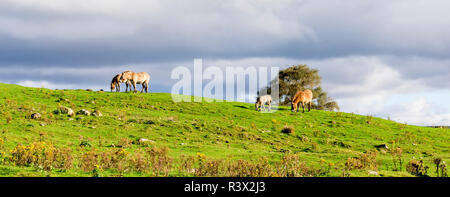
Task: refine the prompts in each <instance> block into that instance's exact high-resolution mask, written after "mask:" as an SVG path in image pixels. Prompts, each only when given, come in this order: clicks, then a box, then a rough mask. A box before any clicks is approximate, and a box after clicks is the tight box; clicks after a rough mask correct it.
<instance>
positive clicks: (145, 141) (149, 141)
mask: <svg viewBox="0 0 450 197" xmlns="http://www.w3.org/2000/svg"><path fill="white" fill-rule="evenodd" d="M138 142H139V143H141V144H145V143H151V144H153V143H155V141H153V140H149V139H145V138H139V140H138Z"/></svg>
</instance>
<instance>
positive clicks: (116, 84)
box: [111, 74, 122, 92]
mask: <svg viewBox="0 0 450 197" xmlns="http://www.w3.org/2000/svg"><path fill="white" fill-rule="evenodd" d="M121 76H122V74H117V75H116V76H114V78H113V79H112V81H111V92H112V91H114V90H116V92H120V77H121Z"/></svg>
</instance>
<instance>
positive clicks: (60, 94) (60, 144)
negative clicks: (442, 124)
mask: <svg viewBox="0 0 450 197" xmlns="http://www.w3.org/2000/svg"><path fill="white" fill-rule="evenodd" d="M61 107H68V108H71V109H73V111H74V112H75V113H76V112H78V111H80V110H82V109H85V110H88V111H90V112H93V111H95V110H97V111H99V112H101V113H102V115H103V116H101V117H96V116H85V115H75V116H68V115H66V114H61V113H55V112H56V111H58V109H60V108H61ZM0 110H1V112H0V176H155V175H158V173H155V168H156V166H158V168H157V170H160V171H161V172H164V171H167V172H166V173H165V174H164V173H162V174H164V175H166V176H195V175H205V176H221V175H230V173H228V174H227V173H225V172H224V173H221V171H220V170H221V169H222V168H226V167H224V166H228V167H229V166H233V168H227V169H233V170H236V172H235V171H233V173H235V174H233V173H232V175H236V176H245V175H247V174H246V173H248V172H241V171H239V169H238V168H239V166H244V167H248V168H247V170H248V169H262V168H266V167H261V166H258V164H261V165H263V166H264V165H274V166H276V165H285V164H286V163H287V164H286V165H285V166H289V167H292V169H296V170H302V169H303V170H305V171H308V173H305V174H312V175H314V176H368V172H369V171H376V172H377V173H378V176H413V175H412V174H411V173H410V172H408V171H407V170H406V165H407V164H408V163H409V162H410V161H412V162H413V163H414V162H416V163H417V162H419V161H420V160H421V161H423V165H424V166H428V167H429V169H427V175H429V176H437V174H436V172H435V171H436V167H435V166H436V165H435V164H433V162H434V160H435V159H436V158H439V159H441V160H443V161H447V162H448V161H450V146H449V143H448V142H449V141H450V135H449V129H448V128H429V127H419V126H411V125H406V124H402V123H397V122H394V121H390V120H385V119H381V118H376V117H371V116H362V115H357V114H352V113H344V112H329V111H320V110H312V111H311V112H310V113H292V112H291V111H290V110H289V109H288V108H286V107H280V108H279V109H278V111H276V112H275V113H260V112H257V111H255V110H254V105H253V104H249V103H239V102H212V103H209V102H201V103H200V102H180V103H175V102H173V101H172V97H171V95H170V94H168V93H149V94H142V93H138V94H133V93H115V92H96V91H85V90H50V89H45V88H28V87H22V86H18V85H11V84H0ZM34 113H39V114H40V115H41V117H40V118H39V119H33V118H31V116H32V114H34ZM383 144H384V145H386V146H387V147H388V148H387V149H386V148H385V147H384V146H382V147H381V146H380V145H383ZM377 146H378V147H377ZM34 150H38V151H35V152H34V153H33V154H34V155H35V157H34V158H37V159H36V161H35V160H33V159H32V158H33V154H30V156H29V157H30V158H31V160H27V159H26V158H27V157H26V156H24V155H27V154H29V152H32V151H34ZM49 150H51V151H52V152H51V153H49ZM62 150H64V151H62ZM55 152H56V153H55ZM145 152H147V153H148V154H150V156H148V157H147V156H146V153H145ZM98 153H105V154H106V153H108V154H111V155H109V157H108V158H110V160H111V161H109V160H108V161H109V162H111V165H112V166H115V167H110V168H108V167H107V166H101V162H102V161H100V162H98V161H97V160H95V161H94V160H93V159H92V158H97V157H94V156H92V155H95V154H98ZM140 153H142V155H141V156H139V155H140ZM49 155H51V156H49ZM90 155H91V156H92V157H90ZM181 155H183V156H181ZM99 157H100V156H99ZM56 158H60V159H56ZM68 158H69V159H68ZM124 158H126V159H124ZM139 158H140V159H142V163H144V164H147V163H145V162H150V163H151V165H152V168H151V169H146V167H145V166H140V164H139V161H140V160H139ZM143 158H144V159H143ZM145 158H147V159H145ZM186 158H190V159H192V161H191V160H189V159H186ZM52 159H53V160H52ZM121 159H123V161H124V162H123V163H120V162H118V164H117V165H116V164H115V163H114V161H122V160H121ZM47 160H51V161H52V162H54V163H58V162H59V163H58V165H56V164H55V165H53V164H48V162H47V163H46V161H47ZM61 161H63V162H61ZM187 161H191V162H190V163H189V162H187ZM103 162H104V161H103ZM214 162H216V163H214ZM217 162H218V163H217ZM221 162H222V163H221ZM233 162H235V163H233ZM236 162H237V164H236ZM239 162H240V163H239ZM246 162H248V163H246ZM130 163H131V164H130ZM205 163H207V164H208V165H211V166H216V165H217V166H218V167H217V166H216V167H217V168H215V169H217V170H218V171H219V172H217V173H216V174H214V172H215V169H209V168H206V167H205V166H203V165H204V164H205ZM225 163H227V164H225ZM298 163H301V164H302V165H300V166H295V165H297V164H298ZM59 164H61V165H59ZM69 164H70V166H69ZM165 164H171V165H172V166H174V167H172V168H173V170H170V169H169V170H168V169H165V167H164V166H165ZM238 164H239V165H238ZM49 165H50V166H51V167H48V166H49ZM52 165H53V166H52ZM64 165H66V166H67V167H61V166H64ZM122 165H123V166H133V167H135V168H133V169H128V168H125V169H122V168H123V166H122ZM189 165H191V166H189ZM293 165H294V166H293ZM199 166H202V168H201V167H199ZM91 167H92V169H91ZM203 167H204V168H205V169H203ZM116 168H117V169H116ZM141 168H142V169H141ZM152 169H153V170H152ZM175 169H185V171H183V170H175ZM190 169H192V170H193V172H190V171H189V170H190ZM195 169H197V170H198V169H201V170H204V171H206V172H208V173H209V174H208V173H204V174H201V173H200V174H197V172H198V171H195ZM201 170H200V171H201ZM194 171H195V173H194ZM238 171H239V172H238ZM244 171H245V170H244ZM294 171H295V170H294ZM202 172H203V171H202ZM267 173H269V172H267ZM294 174H295V173H294ZM269 175H270V176H273V174H269ZM278 175H280V176H281V174H280V173H279V174H278ZM285 175H289V173H285V174H283V175H282V176H285ZM295 175H297V174H295ZM301 175H304V174H301Z"/></svg>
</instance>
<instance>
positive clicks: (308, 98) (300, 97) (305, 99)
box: [291, 89, 313, 113]
mask: <svg viewBox="0 0 450 197" xmlns="http://www.w3.org/2000/svg"><path fill="white" fill-rule="evenodd" d="M312 98H313V94H312V92H311V90H308V89H307V90H305V91H298V92H297V93H296V94H295V96H294V99H292V102H291V110H292V111H293V112H294V111H296V110H297V112H298V108H300V106H298V104H299V103H301V104H302V108H303V113H305V105H306V104H309V105H308V112H310V111H311V102H312Z"/></svg>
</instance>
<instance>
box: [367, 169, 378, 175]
mask: <svg viewBox="0 0 450 197" xmlns="http://www.w3.org/2000/svg"><path fill="white" fill-rule="evenodd" d="M368 174H369V175H372V176H378V172H376V171H372V170H369V173H368Z"/></svg>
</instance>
